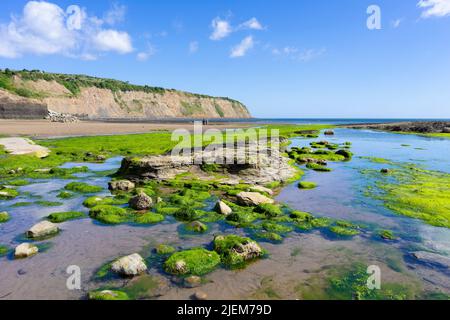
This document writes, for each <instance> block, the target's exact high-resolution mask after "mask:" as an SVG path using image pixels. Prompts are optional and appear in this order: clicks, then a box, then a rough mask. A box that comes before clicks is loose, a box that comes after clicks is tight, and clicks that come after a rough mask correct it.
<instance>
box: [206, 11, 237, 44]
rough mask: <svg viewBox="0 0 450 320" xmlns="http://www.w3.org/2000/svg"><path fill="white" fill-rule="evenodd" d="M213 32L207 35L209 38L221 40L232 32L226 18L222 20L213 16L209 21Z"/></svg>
mask: <svg viewBox="0 0 450 320" xmlns="http://www.w3.org/2000/svg"><path fill="white" fill-rule="evenodd" d="M211 27H212V28H213V33H212V34H211V36H210V37H209V38H210V39H211V40H221V39H223V38H226V37H228V36H229V35H230V33H231V32H232V28H231V25H230V23H229V22H228V21H227V20H222V19H220V18H219V17H217V18H214V19H213V21H212V22H211Z"/></svg>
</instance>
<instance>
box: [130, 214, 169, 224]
mask: <svg viewBox="0 0 450 320" xmlns="http://www.w3.org/2000/svg"><path fill="white" fill-rule="evenodd" d="M161 221H164V216H163V215H162V214H159V213H154V212H147V213H144V214H140V215H138V217H137V218H136V219H135V222H136V223H138V224H154V223H158V222H161Z"/></svg>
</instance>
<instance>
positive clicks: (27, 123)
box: [0, 119, 255, 138]
mask: <svg viewBox="0 0 450 320" xmlns="http://www.w3.org/2000/svg"><path fill="white" fill-rule="evenodd" d="M254 125H255V124H252V123H245V122H220V123H219V122H211V121H210V124H209V125H207V126H204V128H206V129H213V128H215V129H227V128H246V127H250V126H254ZM193 128H194V125H193V123H191V122H173V123H163V122H161V123H157V122H151V123H144V122H101V121H80V122H76V123H59V122H50V121H48V120H3V119H0V135H7V136H30V137H36V138H48V137H68V136H89V135H90V136H93V135H112V134H133V133H146V132H151V131H162V130H169V131H171V130H175V129H187V130H191V131H192V130H193Z"/></svg>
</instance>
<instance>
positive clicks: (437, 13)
mask: <svg viewBox="0 0 450 320" xmlns="http://www.w3.org/2000/svg"><path fill="white" fill-rule="evenodd" d="M417 6H418V7H419V8H422V9H423V11H422V18H430V17H445V16H449V15H450V0H420V1H419V3H418V4H417Z"/></svg>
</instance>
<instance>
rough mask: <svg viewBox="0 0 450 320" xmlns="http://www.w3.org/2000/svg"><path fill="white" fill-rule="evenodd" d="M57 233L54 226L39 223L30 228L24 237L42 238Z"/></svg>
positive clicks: (52, 224)
mask: <svg viewBox="0 0 450 320" xmlns="http://www.w3.org/2000/svg"><path fill="white" fill-rule="evenodd" d="M58 232H59V228H58V226H57V225H56V224H54V223H52V222H50V221H41V222H39V223H37V224H35V225H34V226H32V227H31V228H30V229H29V230H28V231H27V232H26V235H27V237H28V238H42V237H47V236H51V235H55V234H57V233H58Z"/></svg>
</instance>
